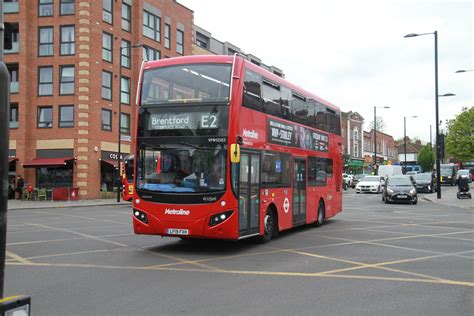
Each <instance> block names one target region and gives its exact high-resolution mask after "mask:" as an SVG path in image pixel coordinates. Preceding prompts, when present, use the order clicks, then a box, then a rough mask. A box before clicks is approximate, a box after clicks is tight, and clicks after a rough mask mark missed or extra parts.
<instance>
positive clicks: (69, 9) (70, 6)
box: [59, 0, 74, 15]
mask: <svg viewBox="0 0 474 316" xmlns="http://www.w3.org/2000/svg"><path fill="white" fill-rule="evenodd" d="M59 14H60V15H70V14H74V0H61V6H60V9H59Z"/></svg>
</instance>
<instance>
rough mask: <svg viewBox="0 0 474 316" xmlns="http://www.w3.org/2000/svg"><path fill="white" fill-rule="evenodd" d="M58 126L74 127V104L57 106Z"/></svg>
mask: <svg viewBox="0 0 474 316" xmlns="http://www.w3.org/2000/svg"><path fill="white" fill-rule="evenodd" d="M59 127H74V105H60V106H59Z"/></svg>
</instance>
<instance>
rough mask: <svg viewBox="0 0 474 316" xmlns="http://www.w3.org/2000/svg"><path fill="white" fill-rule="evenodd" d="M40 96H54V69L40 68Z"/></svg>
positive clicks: (49, 67) (50, 67)
mask: <svg viewBox="0 0 474 316" xmlns="http://www.w3.org/2000/svg"><path fill="white" fill-rule="evenodd" d="M38 95H39V96H42V95H53V67H52V66H48V67H39V68H38Z"/></svg>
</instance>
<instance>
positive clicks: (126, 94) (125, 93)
mask: <svg viewBox="0 0 474 316" xmlns="http://www.w3.org/2000/svg"><path fill="white" fill-rule="evenodd" d="M120 102H122V103H123V104H130V78H127V77H122V81H121V82H120Z"/></svg>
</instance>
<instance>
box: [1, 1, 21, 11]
mask: <svg viewBox="0 0 474 316" xmlns="http://www.w3.org/2000/svg"><path fill="white" fill-rule="evenodd" d="M19 11H20V9H19V6H18V2H4V3H3V12H4V13H18V12H19Z"/></svg>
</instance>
